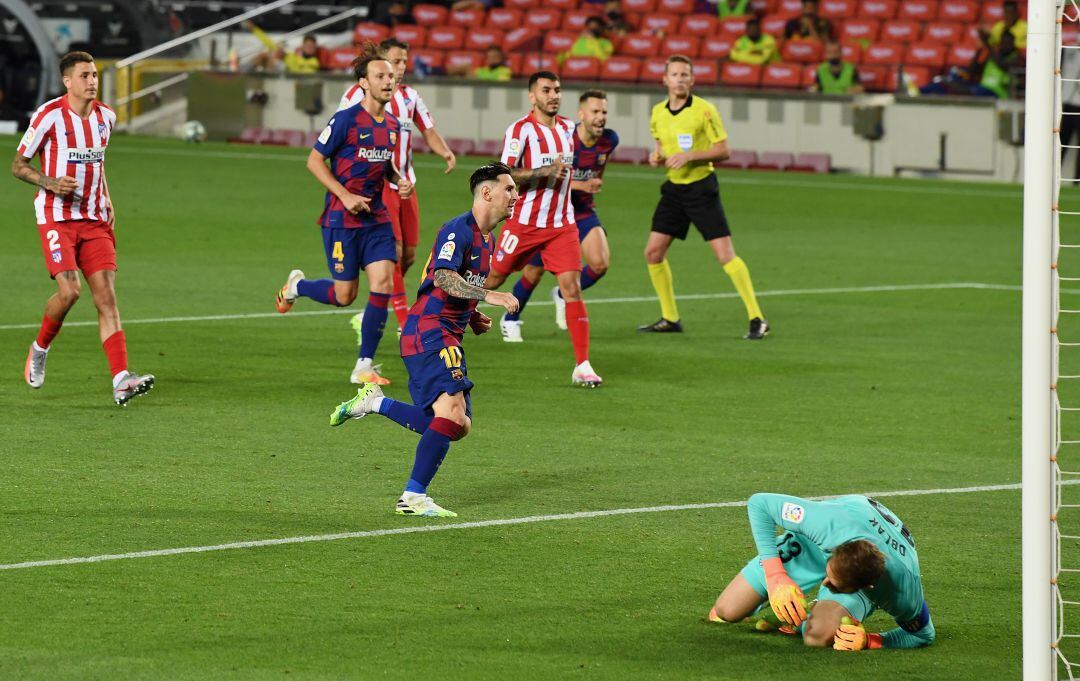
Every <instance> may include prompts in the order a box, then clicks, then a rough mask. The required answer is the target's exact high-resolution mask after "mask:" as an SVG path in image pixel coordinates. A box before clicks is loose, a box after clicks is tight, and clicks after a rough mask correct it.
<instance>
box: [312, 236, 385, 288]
mask: <svg viewBox="0 0 1080 681" xmlns="http://www.w3.org/2000/svg"><path fill="white" fill-rule="evenodd" d="M322 239H323V248H325V249H326V268H327V269H328V270H330V276H331V277H333V278H334V279H337V280H338V281H352V280H353V279H359V278H360V270H362V269H364V268H365V267H367V266H368V265H370V264H371V263H373V262H378V261H380V260H389V261H391V262H397V245H396V244H395V242H394V226H393V225H392V224H391V223H389V222H386V223H383V224H381V225H375V226H374V227H359V228H355V229H346V228H344V227H323V228H322Z"/></svg>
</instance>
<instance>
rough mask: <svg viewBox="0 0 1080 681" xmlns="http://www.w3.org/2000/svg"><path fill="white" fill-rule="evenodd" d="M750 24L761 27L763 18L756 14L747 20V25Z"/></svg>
mask: <svg viewBox="0 0 1080 681" xmlns="http://www.w3.org/2000/svg"><path fill="white" fill-rule="evenodd" d="M750 24H754V25H755V26H761V17H759V16H757V15H756V14H755V15H754V16H752V17H750V18H749V19H747V20H746V25H747V26H749V25H750Z"/></svg>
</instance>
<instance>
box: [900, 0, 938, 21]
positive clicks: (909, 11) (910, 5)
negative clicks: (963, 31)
mask: <svg viewBox="0 0 1080 681" xmlns="http://www.w3.org/2000/svg"><path fill="white" fill-rule="evenodd" d="M937 15H938V3H937V0H904V1H903V2H901V3H900V11H899V12H898V13H897V15H896V18H897V19H907V20H909V21H933V20H934V19H937Z"/></svg>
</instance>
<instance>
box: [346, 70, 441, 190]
mask: <svg viewBox="0 0 1080 681" xmlns="http://www.w3.org/2000/svg"><path fill="white" fill-rule="evenodd" d="M363 99H364V88H362V87H360V84H359V83H357V84H355V85H353V86H352V87H350V88H349V89H348V90H346V91H345V94H344V95H342V96H341V103H340V104H338V111H342V110H344V109H348V108H349V107H350V106H356V105H357V104H359V103H360V102H361V101H363ZM386 110H387V111H389V112H390V113H391V114H393V115H394V118H396V119H398V123H399V124H400V125H401V129H400V130H399V131H398V141H397V146H396V147H394V166H395V167H396V168H397V169H398V170H400V171H401V174H402V175H403V176H404V177H407V178H409V182H412V183H413V184H416V171H414V170H413V165H412V138H413V132H414V131H418V132H420V133H423V132H424V131H425V130H427V129H429V128H434V127H435V120H434V119H433V118H432V117H431V112H430V111H428V108H427V105H426V104H424V100H423V99H421V98H420V93H419V92H417V91H416V90H415V89H413V88H411V87H409V86H408V85H399V86H398V89H397V90H396V91H395V92H394V96H393V97H392V98H391V99H390V101H389V102H388V103H387V105H386ZM390 186H391V187H392V188H394V189H397V186H396V185H393V184H391V185H390Z"/></svg>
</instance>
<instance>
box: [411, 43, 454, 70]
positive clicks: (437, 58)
mask: <svg viewBox="0 0 1080 681" xmlns="http://www.w3.org/2000/svg"><path fill="white" fill-rule="evenodd" d="M417 61H422V62H423V63H425V64H427V66H428V68H429V69H435V70H438V69H441V68H443V66H444V65H445V64H446V53H445V52H443V51H442V50H428V49H420V50H414V49H411V48H410V49H409V70H410V71H415V70H416V62H417Z"/></svg>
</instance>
